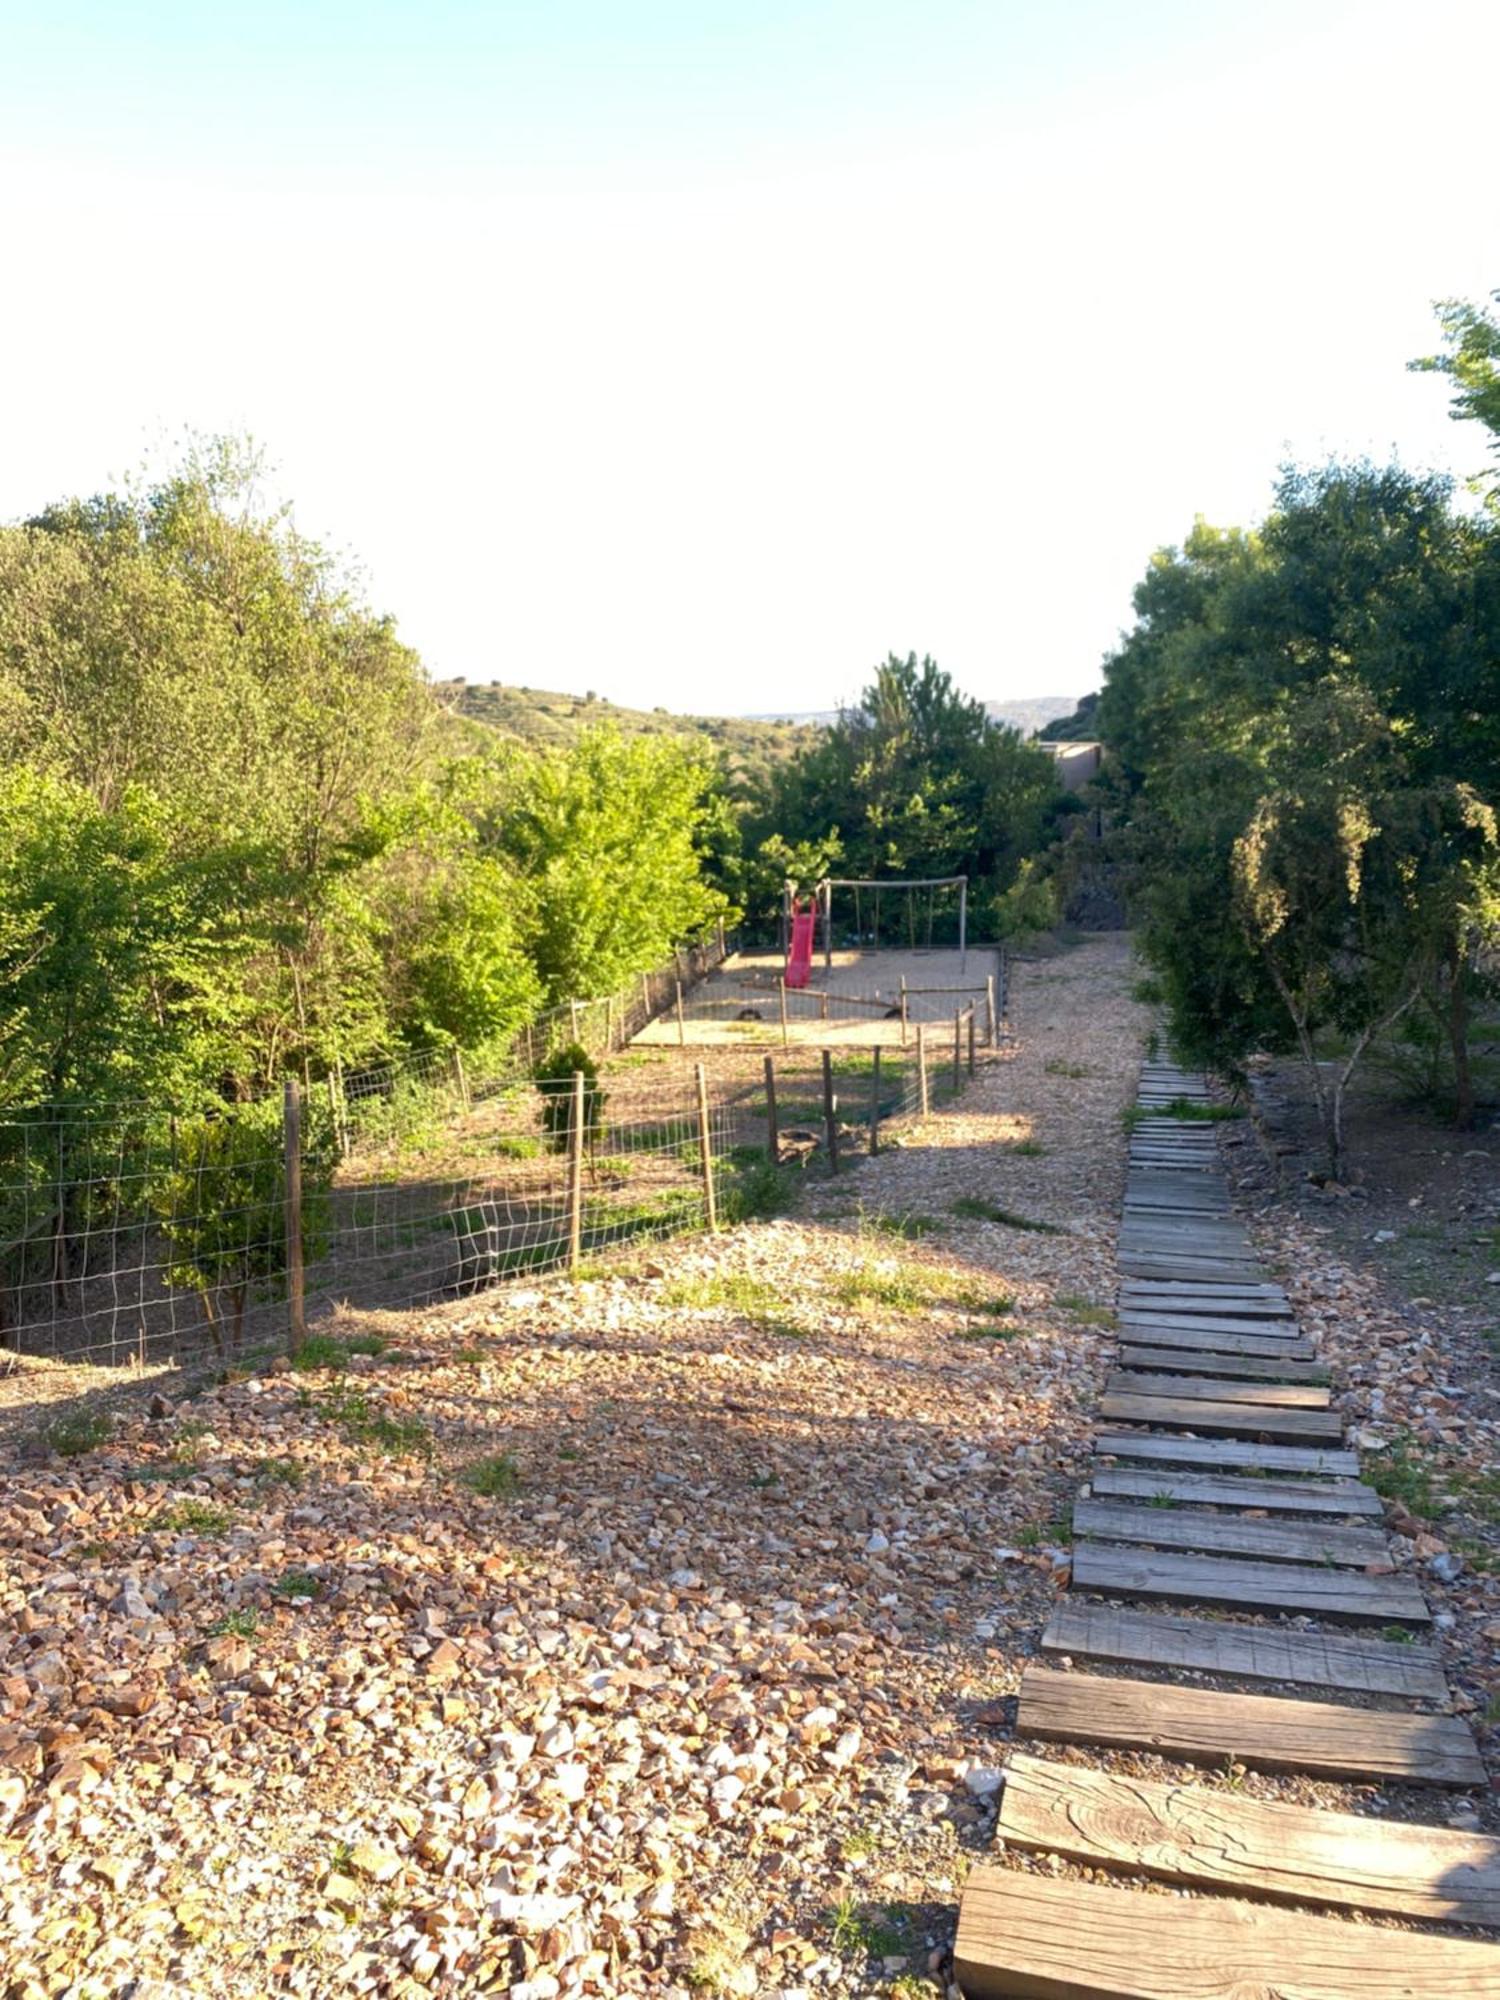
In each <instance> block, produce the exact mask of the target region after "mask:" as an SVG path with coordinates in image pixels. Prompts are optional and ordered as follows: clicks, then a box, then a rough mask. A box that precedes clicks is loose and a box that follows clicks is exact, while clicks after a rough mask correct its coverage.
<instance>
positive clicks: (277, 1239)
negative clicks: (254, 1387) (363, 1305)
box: [151, 1103, 333, 1355]
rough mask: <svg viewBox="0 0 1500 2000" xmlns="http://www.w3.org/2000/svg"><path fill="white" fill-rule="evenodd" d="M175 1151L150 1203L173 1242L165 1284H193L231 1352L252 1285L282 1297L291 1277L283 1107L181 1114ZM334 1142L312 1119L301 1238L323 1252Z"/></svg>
mask: <svg viewBox="0 0 1500 2000" xmlns="http://www.w3.org/2000/svg"><path fill="white" fill-rule="evenodd" d="M175 1146H176V1157H175V1160H173V1161H172V1162H171V1163H169V1164H168V1165H167V1166H166V1168H165V1170H164V1171H163V1172H162V1173H160V1174H159V1175H158V1176H157V1177H156V1178H155V1179H154V1182H153V1185H152V1196H151V1199H152V1207H153V1209H154V1211H155V1213H156V1216H157V1219H158V1221H159V1222H160V1224H161V1227H162V1230H163V1233H164V1234H165V1236H166V1239H167V1242H168V1245H169V1246H170V1251H171V1262H170V1263H169V1265H168V1266H167V1271H166V1276H167V1279H168V1281H169V1283H171V1284H174V1285H182V1286H186V1287H190V1288H191V1289H192V1290H194V1291H196V1292H197V1294H198V1296H199V1299H200V1301H201V1304H202V1308H203V1317H204V1319H205V1321H206V1322H207V1324H208V1326H209V1328H210V1330H211V1331H212V1333H213V1335H214V1337H215V1339H216V1340H217V1341H218V1343H219V1345H220V1347H221V1348H222V1350H223V1351H224V1353H225V1354H226V1355H233V1354H234V1353H235V1352H236V1351H237V1350H238V1348H239V1344H240V1336H241V1333H242V1331H243V1328H244V1319H245V1307H246V1304H247V1302H248V1300H249V1298H250V1296H251V1295H252V1294H255V1295H256V1296H259V1297H262V1298H279V1297H281V1296H282V1295H283V1293H284V1290H285V1285H286V1274H287V1261H286V1249H287V1246H286V1227H285V1195H286V1159H285V1152H284V1149H283V1143H282V1132H281V1118H280V1107H279V1106H277V1105H275V1104H271V1103H260V1104H254V1105H245V1106H242V1107H241V1108H240V1109H239V1110H238V1111H236V1112H235V1113H233V1114H232V1115H229V1116H226V1115H223V1114H210V1115H206V1116H202V1117H197V1118H189V1119H184V1120H183V1121H181V1123H180V1124H179V1125H178V1128H177V1133H176V1140H175ZM332 1171H333V1159H332V1150H331V1148H330V1147H329V1146H328V1145H327V1144H326V1143H324V1142H322V1141H321V1140H320V1136H319V1134H318V1132H317V1130H316V1128H314V1129H313V1130H312V1131H308V1132H304V1135H303V1148H302V1242H303V1253H304V1255H305V1256H306V1258H307V1260H308V1261H309V1262H311V1261H313V1260H314V1259H315V1258H317V1257H319V1256H321V1255H322V1254H323V1251H324V1248H325V1247H326V1240H327V1232H328V1225H329V1199H328V1191H329V1186H330V1182H331V1180H332Z"/></svg>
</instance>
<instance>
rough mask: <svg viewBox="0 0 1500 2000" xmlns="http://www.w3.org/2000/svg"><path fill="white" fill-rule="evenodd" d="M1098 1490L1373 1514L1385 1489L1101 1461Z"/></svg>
mask: <svg viewBox="0 0 1500 2000" xmlns="http://www.w3.org/2000/svg"><path fill="white" fill-rule="evenodd" d="M1089 1479H1090V1482H1091V1484H1092V1486H1093V1489H1094V1492H1095V1493H1096V1494H1097V1495H1098V1496H1099V1497H1100V1498H1101V1499H1105V1500H1109V1499H1114V1500H1127V1499H1128V1500H1157V1499H1167V1500H1180V1501H1182V1502H1183V1503H1184V1504H1185V1505H1187V1506H1189V1507H1266V1508H1269V1509H1270V1511H1271V1512H1272V1513H1276V1514H1318V1515H1339V1514H1368V1515H1370V1516H1372V1517H1373V1518H1375V1519H1377V1520H1378V1519H1379V1517H1380V1515H1381V1514H1382V1513H1383V1512H1384V1509H1383V1507H1382V1505H1381V1499H1380V1495H1379V1494H1378V1493H1377V1492H1376V1491H1375V1489H1374V1487H1373V1486H1366V1485H1365V1484H1364V1483H1363V1482H1362V1481H1360V1480H1353V1479H1351V1480H1343V1479H1340V1480H1318V1479H1281V1480H1277V1479H1235V1478H1233V1477H1231V1476H1229V1475H1227V1474H1226V1475H1223V1476H1217V1475H1215V1474H1214V1473H1211V1472H1170V1471H1166V1470H1162V1471H1159V1472H1142V1471H1139V1470H1137V1469H1136V1468H1134V1467H1125V1466H1107V1465H1100V1466H1095V1467H1094V1468H1092V1470H1091V1471H1090V1474H1089Z"/></svg>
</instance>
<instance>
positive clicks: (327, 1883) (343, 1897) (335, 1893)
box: [323, 1868, 360, 1913]
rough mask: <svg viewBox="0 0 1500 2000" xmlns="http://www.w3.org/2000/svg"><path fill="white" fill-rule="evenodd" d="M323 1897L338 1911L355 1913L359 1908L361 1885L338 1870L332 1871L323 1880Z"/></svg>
mask: <svg viewBox="0 0 1500 2000" xmlns="http://www.w3.org/2000/svg"><path fill="white" fill-rule="evenodd" d="M323 1897H324V1900H325V1901H326V1902H329V1903H332V1904H333V1906H334V1908H335V1909H336V1910H345V1911H349V1912H351V1913H352V1912H353V1911H355V1910H357V1909H358V1908H359V1901H360V1889H359V1884H358V1883H357V1882H356V1881H355V1880H354V1878H353V1877H352V1876H351V1875H345V1874H343V1873H341V1872H340V1870H338V1869H337V1868H334V1869H330V1871H329V1872H328V1874H327V1875H326V1876H325V1877H324V1878H323Z"/></svg>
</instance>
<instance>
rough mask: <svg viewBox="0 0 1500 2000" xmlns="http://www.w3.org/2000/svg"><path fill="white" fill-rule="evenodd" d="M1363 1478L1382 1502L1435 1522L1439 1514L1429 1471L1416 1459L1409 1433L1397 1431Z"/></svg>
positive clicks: (1425, 1465)
mask: <svg viewBox="0 0 1500 2000" xmlns="http://www.w3.org/2000/svg"><path fill="white" fill-rule="evenodd" d="M1365 1477H1366V1478H1367V1479H1368V1480H1369V1482H1370V1484H1371V1485H1372V1486H1373V1487H1374V1488H1375V1491H1376V1492H1377V1493H1378V1494H1379V1495H1380V1497H1381V1499H1382V1500H1394V1501H1396V1502H1397V1503H1398V1504H1399V1505H1400V1506H1402V1507H1404V1508H1405V1509H1406V1511H1407V1513H1408V1514H1415V1515H1416V1516H1417V1517H1418V1518H1419V1519H1420V1520H1423V1521H1435V1520H1436V1519H1437V1517H1438V1515H1439V1513H1440V1512H1441V1511H1442V1509H1441V1506H1440V1505H1439V1502H1438V1497H1437V1492H1436V1489H1435V1487H1434V1485H1433V1478H1432V1468H1431V1466H1430V1465H1427V1464H1425V1463H1424V1462H1423V1460H1422V1459H1420V1458H1419V1457H1418V1456H1417V1454H1416V1440H1415V1438H1413V1436H1412V1434H1411V1433H1410V1431H1400V1432H1398V1433H1397V1435H1396V1436H1395V1437H1393V1438H1392V1439H1391V1441H1390V1443H1389V1444H1388V1445H1387V1447H1386V1449H1385V1450H1384V1451H1383V1452H1381V1453H1379V1454H1377V1455H1375V1456H1373V1457H1372V1458H1371V1459H1370V1461H1369V1463H1368V1465H1367V1467H1366V1472H1365Z"/></svg>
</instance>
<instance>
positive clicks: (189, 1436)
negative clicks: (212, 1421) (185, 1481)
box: [172, 1417, 210, 1465]
mask: <svg viewBox="0 0 1500 2000" xmlns="http://www.w3.org/2000/svg"><path fill="white" fill-rule="evenodd" d="M209 1429H210V1426H209V1425H208V1424H206V1423H204V1421H203V1419H202V1418H201V1417H193V1418H191V1419H190V1420H189V1421H188V1422H187V1423H185V1424H179V1425H178V1426H177V1435H176V1436H175V1438H174V1439H173V1440H172V1457H173V1459H174V1460H175V1461H176V1463H177V1464H178V1465H196V1464H197V1463H198V1458H199V1453H200V1449H201V1447H202V1443H203V1440H204V1438H206V1437H207V1436H208V1433H209Z"/></svg>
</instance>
